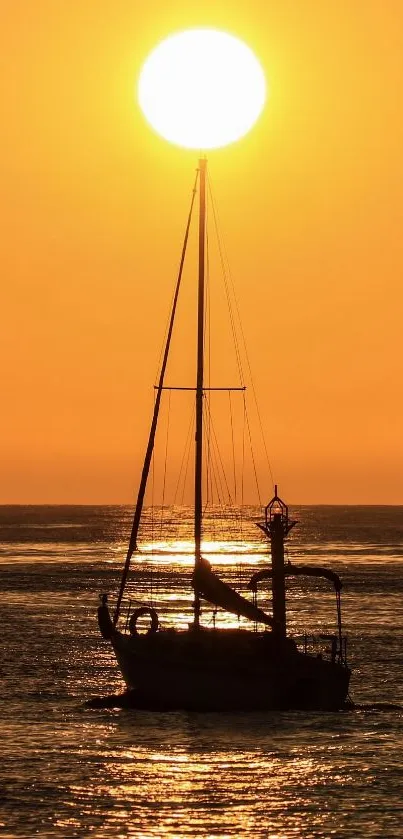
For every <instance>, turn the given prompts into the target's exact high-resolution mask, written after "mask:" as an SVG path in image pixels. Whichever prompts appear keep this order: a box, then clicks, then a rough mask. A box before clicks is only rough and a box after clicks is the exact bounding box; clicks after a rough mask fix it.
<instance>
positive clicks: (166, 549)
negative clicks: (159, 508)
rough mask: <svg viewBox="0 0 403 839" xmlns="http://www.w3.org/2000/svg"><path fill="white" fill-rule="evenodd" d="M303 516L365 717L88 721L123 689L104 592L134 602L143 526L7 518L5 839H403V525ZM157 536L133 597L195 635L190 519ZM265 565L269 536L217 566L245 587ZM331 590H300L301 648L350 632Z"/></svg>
mask: <svg viewBox="0 0 403 839" xmlns="http://www.w3.org/2000/svg"><path fill="white" fill-rule="evenodd" d="M252 512H254V511H252ZM293 513H295V514H296V517H297V518H298V520H299V522H300V524H299V526H298V528H296V529H295V531H293V538H292V540H291V543H290V549H289V550H290V557H291V558H292V559H293V561H294V560H295V561H296V562H297V561H298V560H300V561H301V562H302V561H303V562H304V563H312V564H320V565H324V566H326V567H331V568H333V569H334V570H335V571H337V572H338V573H340V575H341V576H342V579H343V583H344V588H343V604H342V605H343V617H344V629H345V631H346V633H347V635H348V650H349V659H350V664H351V667H352V668H353V676H352V681H351V695H352V698H353V700H354V701H355V702H356V703H357V704H358V705H359V707H358V708H357V710H354V711H350V712H340V713H333V714H317V713H315V714H313V713H312V714H307V713H300V712H298V713H296V712H295V713H271V714H261V713H259V714H250V713H249V714H246V713H245V714H206V715H201V714H190V713H169V714H156V713H147V712H144V711H133V710H132V711H128V710H107V709H104V710H94V709H90V708H88V707H85V706H84V702H85V700H86V699H88V698H90V697H93V696H101V695H105V694H109V693H117V692H120V691H121V690H122V688H123V684H122V681H121V678H120V676H119V673H118V671H117V668H116V665H115V662H114V659H113V656H112V653H111V651H110V648H109V646H108V644H107V643H105V642H103V641H102V639H101V638H100V636H99V634H98V629H97V625H96V620H95V611H96V607H97V605H98V601H97V598H98V593H99V592H100V591H109V592H111V594H112V593H114V592H116V586H117V583H118V579H119V572H120V568H121V565H122V559H123V558H124V553H125V545H126V543H127V536H128V531H129V529H130V511H129V510H128V509H127V508H123V507H0V540H1V553H0V574H1V615H2V633H1V637H2V647H3V653H2V662H1V678H2V684H1V697H2V700H3V702H2V715H1V723H0V725H1V750H2V759H1V799H0V834H1V835H3V836H5V837H31V836H34V835H36V836H44V837H47V836H49V837H52V836H60V837H87V836H88V837H89V836H92V837H100V838H101V837H136V839H151V837H167V839H184V837H212V838H213V837H214V839H224V837H225V838H226V837H248V838H249V837H250V839H252V837H273V839H291V837H301V839H310V837H331V836H334V837H351V839H356V837H364V836H365V837H403V771H402V762H403V711H402V710H400V708H399V706H402V707H403V678H402V673H403V574H402V571H403V508H401V507H346V508H342V507H302V508H298V510H294V511H293ZM146 524H147V528H148V529H147V528H146V534H145V535H146V538H147V540H148V546H149V547H150V546H151V544H153V546H154V551H155V552H154V554H153V555H151V554H150V553H145V554H143V556H142V558H141V559H139V560H138V561H137V562H136V563H135V568H134V574H133V575H132V583H131V589H130V593H131V597H133V598H135V597H136V596H137V597H139V598H140V599H141V598H142V597H143V598H145V599H146V600H147V602H151V601H152V602H154V603H155V604H156V605H157V607H158V609H159V611H160V614H161V617H162V620H163V621H165V623H166V624H167V625H168V624H169V623H181V624H183V625H184V624H185V623H186V622H187V621H188V620H189V619H190V616H191V600H192V593H191V591H190V588H189V581H190V564H189V563H190V556H189V545H188V543H187V540H188V539H189V513H188V511H186V510H184V511H179V512H178V511H176V512H175V511H172V510H169V511H166V512H165V520H164V522H163V526H160V525H159V523H158V522H154V521H151V518H150V517H149V520H148V522H147V523H146ZM167 534H168V539H167ZM231 538H232V536H231ZM225 540H226V541H225ZM240 546H241V547H246V548H247V549H248V550H249V552H250V555H249V557H248V558H245V557H242V559H240V558H239V557H238V552H239V550H240ZM262 549H263V546H262V542H261V541H260V540H259V532H258V531H257V530H256V529H255V528H253V529H251V530H250V531H245V532H243V534H242V539H241V542H240V541H239V538H238V541H237V540H236V539H234V542H233V543H228V536H227V537H225V536H224V535H221V533H220V532H219V526H218V525H217V529H216V531H214V533H213V532H212V534H211V541H210V544H208V545H206V554H210V559H211V561H212V562H213V564H214V566H215V567H216V565H217V563H219V564H220V565H221V568H220V574H221V576H223V578H224V579H229V580H231V581H232V582H235V583H237V582H238V583H239V584H243V583H244V582H245V580H246V579H248V577H249V576H250V575H251V573H253V572H254V571H255V570H256V567H259V566H260V565H261V564H262V563H264V562H265V559H264V556H262ZM330 588H331V587H329V584H328V583H327V582H326V581H324V582H323V581H320V580H313V581H312V580H311V579H309V580H308V581H305V582H301V581H297V582H296V581H294V582H290V584H289V590H288V606H289V629H290V632H291V633H293V634H294V635H295V636H296V637H298V633H301V632H304V631H306V632H312V633H315V632H316V633H318V632H321V631H323V630H326V629H332V628H333V625H332V621H333V620H334V594H333V592H332V591H331V590H330ZM261 605H262V606H263V607H266V608H270V604H269V603H268V602H267V601H266V602H265V601H264V600H262V602H261ZM204 619H205V622H206V623H209V621H210V620H211V613H210V612H209V611H206V612H205V614H204ZM220 620H223V621H227V623H228V622H229V621H230V620H231V619H230V618H224V617H222V618H220Z"/></svg>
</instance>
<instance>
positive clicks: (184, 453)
mask: <svg viewBox="0 0 403 839" xmlns="http://www.w3.org/2000/svg"><path fill="white" fill-rule="evenodd" d="M194 413H195V406H194V403H192V409H191V413H190V421H189V425H188V430H187V434H186V437H185V445H184V447H183V451H182V460H181V464H180V467H179V473H178V480H177V482H176V487H175V492H174V499H173V503H174V505H175V504H176V499H177V497H178V493H179V486H180V482H181V477H182V471H183V467H184V463H185V459H186V456H187V460H189V453H188V451H189V449H190V442H191V433H192V428H193V427H194Z"/></svg>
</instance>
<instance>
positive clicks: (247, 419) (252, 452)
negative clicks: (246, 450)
mask: <svg viewBox="0 0 403 839" xmlns="http://www.w3.org/2000/svg"><path fill="white" fill-rule="evenodd" d="M245 414H246V427H247V429H248V436H249V446H250V453H251V457H252V464H253V472H254V475H255V483H256V490H257V495H258V499H259V506H260V507H262V506H263V505H262V499H261V497H260V489H259V480H258V476H257V469H256V461H255V454H254V451H253V446H252V435H251V431H250V425H249V416H248V411H247V410H246V412H245Z"/></svg>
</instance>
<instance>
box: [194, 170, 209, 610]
mask: <svg viewBox="0 0 403 839" xmlns="http://www.w3.org/2000/svg"><path fill="white" fill-rule="evenodd" d="M206 171H207V160H206V159H205V158H202V159H201V160H199V283H198V305H197V372H196V450H195V511H194V538H195V567H196V566H197V564H198V563H200V561H201V537H202V504H203V498H202V481H203V471H202V458H203V374H204V268H205V242H206ZM199 616H200V597H199V594H198V591H197V589H196V586H195V590H194V625H195V627H198V626H199Z"/></svg>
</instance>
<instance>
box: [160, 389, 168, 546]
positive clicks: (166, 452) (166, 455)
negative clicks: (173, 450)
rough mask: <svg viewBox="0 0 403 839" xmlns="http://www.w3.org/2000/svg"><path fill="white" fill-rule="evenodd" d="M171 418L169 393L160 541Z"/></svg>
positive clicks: (162, 514)
mask: <svg viewBox="0 0 403 839" xmlns="http://www.w3.org/2000/svg"><path fill="white" fill-rule="evenodd" d="M170 417H171V391H169V399H168V420H167V433H166V440H165V462H164V477H163V481H162V500H161V518H160V539H162V524H163V519H164V502H165V486H166V479H167V461H168V441H169V420H170Z"/></svg>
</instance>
